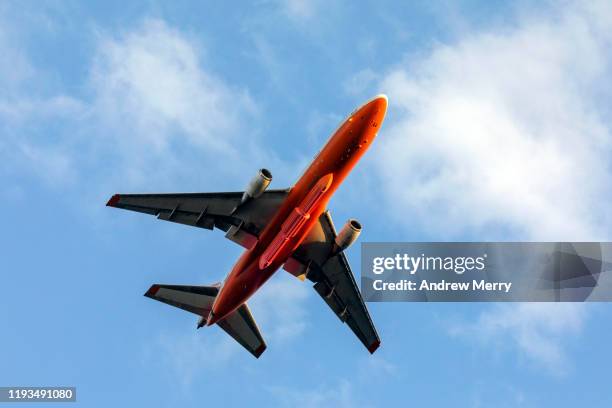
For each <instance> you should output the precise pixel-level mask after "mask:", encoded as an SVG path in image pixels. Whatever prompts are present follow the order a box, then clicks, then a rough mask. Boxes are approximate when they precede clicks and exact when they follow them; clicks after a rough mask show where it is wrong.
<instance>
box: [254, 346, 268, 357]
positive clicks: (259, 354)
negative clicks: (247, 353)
mask: <svg viewBox="0 0 612 408" xmlns="http://www.w3.org/2000/svg"><path fill="white" fill-rule="evenodd" d="M266 348H267V346H266V345H265V344H262V345H261V346H259V347H258V348H257V350H255V351H254V352H253V355H254V356H255V358H259V356H261V355H262V354H263V352H264V351H266Z"/></svg>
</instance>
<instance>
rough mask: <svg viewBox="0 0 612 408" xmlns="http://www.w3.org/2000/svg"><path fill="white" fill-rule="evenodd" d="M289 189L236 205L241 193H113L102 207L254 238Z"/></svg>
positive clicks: (271, 191) (273, 191)
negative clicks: (237, 229)
mask: <svg viewBox="0 0 612 408" xmlns="http://www.w3.org/2000/svg"><path fill="white" fill-rule="evenodd" d="M288 191H289V190H266V191H265V192H264V193H263V194H262V195H261V196H260V197H258V198H257V199H252V200H249V201H247V202H246V203H243V204H240V203H241V199H242V195H243V193H242V192H229V193H185V194H115V195H114V196H112V197H111V199H110V200H108V203H107V204H106V205H108V206H110V207H116V208H121V209H124V210H130V211H136V212H141V213H144V214H150V215H155V216H157V218H158V219H160V220H164V221H171V222H176V223H179V224H184V225H190V226H193V227H199V228H206V229H213V228H215V227H216V228H218V229H221V230H223V231H226V232H227V231H228V230H229V229H230V228H231V227H232V226H236V227H240V228H242V229H243V230H244V231H245V232H246V233H248V234H250V235H254V236H258V234H259V232H260V231H261V230H262V229H263V228H264V227H265V226H266V225H267V224H268V222H269V221H270V220H271V219H272V217H273V216H274V214H276V212H277V210H278V208H279V207H280V205H281V203H282V202H283V200H284V199H285V197H286V196H287V194H288Z"/></svg>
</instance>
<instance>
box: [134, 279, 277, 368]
mask: <svg viewBox="0 0 612 408" xmlns="http://www.w3.org/2000/svg"><path fill="white" fill-rule="evenodd" d="M219 288H220V285H219V284H215V285H212V286H179V285H157V284H155V285H153V286H151V288H149V290H148V291H147V293H145V296H146V297H149V298H151V299H155V300H158V301H160V302H164V303H166V304H169V305H171V306H175V307H178V308H180V309H183V310H186V311H188V312H191V313H194V314H197V315H198V316H200V320H199V321H198V326H197V327H198V328H200V327H202V326H204V325H205V324H206V320H207V319H208V316H209V314H210V311H211V310H212V305H213V302H214V301H215V297H216V296H217V293H219ZM217 325H219V327H221V328H222V329H223V330H224V331H225V332H226V333H227V334H229V335H230V336H232V337H233V338H234V340H236V341H237V342H238V343H240V345H242V347H244V348H245V349H247V350H248V351H249V352H250V353H251V354H253V355H254V356H255V357H257V358H259V356H260V355H261V354H262V353H263V352H264V350H265V349H266V343H265V341H264V340H263V338H262V337H261V333H260V332H259V328H258V327H257V323H255V319H253V316H252V315H251V311H250V310H249V307H248V306H247V304H246V303H244V304H243V305H242V306H240V307H239V308H238V309H236V310H235V311H234V312H233V313H231V314H230V315H228V316H227V317H225V318H224V319H223V320H220V321H219V322H217Z"/></svg>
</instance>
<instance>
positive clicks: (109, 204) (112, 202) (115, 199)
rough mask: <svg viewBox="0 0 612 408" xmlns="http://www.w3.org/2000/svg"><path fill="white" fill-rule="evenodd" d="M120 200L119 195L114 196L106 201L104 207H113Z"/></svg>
mask: <svg viewBox="0 0 612 408" xmlns="http://www.w3.org/2000/svg"><path fill="white" fill-rule="evenodd" d="M120 199H121V196H120V195H119V194H115V195H113V196H112V197H111V198H110V199H109V200H108V202H107V203H106V206H107V207H115V206H116V205H117V203H118V202H119V200H120Z"/></svg>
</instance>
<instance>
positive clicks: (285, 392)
mask: <svg viewBox="0 0 612 408" xmlns="http://www.w3.org/2000/svg"><path fill="white" fill-rule="evenodd" d="M267 390H268V391H269V392H270V393H271V394H272V396H273V397H274V398H275V399H276V400H277V405H278V406H281V407H300V408H317V407H330V406H334V407H354V406H365V405H364V403H363V401H356V400H355V389H354V387H353V386H352V385H351V383H350V382H349V381H347V380H340V381H338V383H337V384H331V385H325V384H321V385H320V386H319V387H317V388H309V389H299V388H291V387H280V386H269V387H267Z"/></svg>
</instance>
